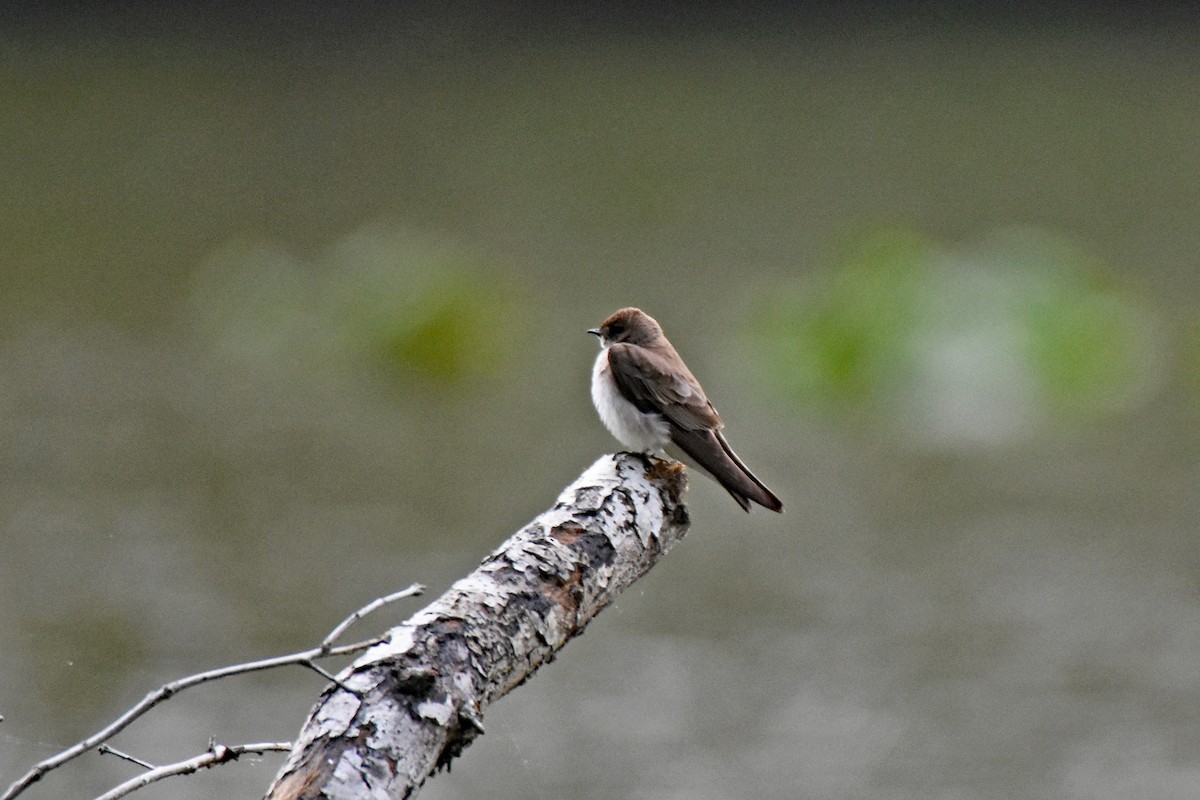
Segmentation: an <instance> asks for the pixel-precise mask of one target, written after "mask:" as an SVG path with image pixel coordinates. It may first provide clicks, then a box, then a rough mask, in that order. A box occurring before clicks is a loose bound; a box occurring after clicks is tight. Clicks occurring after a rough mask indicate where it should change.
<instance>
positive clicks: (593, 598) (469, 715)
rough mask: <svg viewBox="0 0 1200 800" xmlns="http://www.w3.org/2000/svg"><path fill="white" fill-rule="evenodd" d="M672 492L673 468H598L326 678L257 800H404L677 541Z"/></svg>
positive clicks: (612, 461)
mask: <svg viewBox="0 0 1200 800" xmlns="http://www.w3.org/2000/svg"><path fill="white" fill-rule="evenodd" d="M686 490H687V476H686V472H685V471H684V469H683V467H682V466H681V465H679V464H676V463H674V462H664V461H659V460H657V459H651V458H647V457H645V456H640V455H634V454H629V453H618V454H616V455H612V456H605V457H603V458H601V459H600V460H599V461H597V462H596V463H595V464H593V465H592V466H591V467H590V468H588V470H587V471H586V472H584V473H583V475H581V476H580V477H579V478H578V479H577V480H576V481H575V482H574V483H573V484H571V486H569V487H567V489H566V490H564V491H563V493H562V495H561V496H560V497H559V498H558V502H557V503H556V504H555V506H554V507H553V508H552V509H550V510H549V511H546V512H545V513H544V514H542V515H541V516H539V517H538V518H537V519H535V520H533V521H532V522H530V523H529V524H528V525H526V526H525V527H524V528H523V529H521V530H520V531H518V532H517V533H516V534H515V535H513V536H512V537H511V538H510V539H508V540H507V541H506V542H504V544H502V545H501V546H500V547H499V548H498V549H497V550H496V551H495V552H493V553H492V554H491V555H490V556H488V557H487V558H486V559H485V560H484V561H483V563H482V564H481V565H480V566H479V568H478V569H476V570H475V571H474V572H472V573H471V574H470V575H468V576H466V577H465V578H462V579H461V580H459V581H458V582H457V583H455V584H454V585H453V586H452V587H450V589H449V590H448V591H447V592H446V593H445V594H443V595H442V596H441V597H440V598H438V599H437V600H435V601H434V602H433V603H431V604H430V605H429V606H427V607H426V608H424V609H423V610H421V611H419V612H417V614H415V615H414V616H413V617H411V618H410V619H409V620H407V621H406V622H404V623H403V624H402V625H399V626H397V627H395V628H393V629H392V630H390V631H389V632H388V635H387V638H386V640H385V641H383V642H382V643H381V644H378V645H376V646H375V647H372V648H371V649H370V650H368V651H366V652H365V653H363V655H362V656H361V657H359V658H358V660H357V661H355V662H354V663H353V664H351V665H350V666H349V667H347V668H346V669H345V670H343V671H342V673H341V674H340V675H338V684H333V685H331V686H330V687H329V688H327V689H326V690H325V692H324V693H323V695H322V696H321V698H320V699H319V701H318V702H317V705H316V706H315V707H314V709H313V710H312V713H311V714H310V715H309V718H308V721H307V722H306V723H305V725H304V727H303V729H302V730H301V731H300V734H299V736H298V737H297V739H296V744H295V746H294V747H293V749H292V752H291V755H290V756H289V758H288V761H287V763H286V764H285V765H284V766H283V768H282V770H281V771H280V773H279V775H278V776H277V777H276V779H275V782H274V783H273V784H272V786H271V788H270V789H269V790H268V792H267V798H268V800H300V799H301V798H304V799H305V800H310V799H311V800H316V798H323V799H324V800H350V798H354V800H385V799H386V800H397V799H398V798H409V797H412V796H414V795H415V794H416V792H417V790H418V789H419V788H420V786H421V784H422V783H423V782H424V781H425V779H426V778H427V777H429V776H430V775H432V774H433V773H434V772H436V771H437V770H438V769H439V768H440V767H443V766H446V765H448V764H449V763H450V761H451V760H452V759H453V758H454V757H456V756H458V755H459V754H460V753H461V752H462V751H463V748H465V747H466V746H467V745H468V744H470V743H471V741H472V740H473V739H474V738H475V737H476V736H478V735H479V734H480V733H482V732H483V727H482V724H481V718H482V716H483V712H484V710H485V709H486V708H487V706H488V705H489V704H490V703H492V702H493V701H495V700H496V699H498V698H500V697H502V696H504V695H505V694H507V693H508V692H509V691H510V690H511V689H513V688H514V687H516V686H517V685H519V684H520V683H522V682H523V681H525V680H526V679H527V678H529V677H530V676H531V675H532V674H533V673H534V671H536V670H537V668H538V667H539V666H541V665H542V664H544V663H546V662H547V661H549V660H551V659H552V658H553V657H554V654H555V653H556V652H557V651H558V650H559V648H561V647H562V646H563V645H564V644H566V643H567V641H568V640H570V639H571V638H572V637H574V636H576V635H578V634H579V633H582V632H583V629H584V627H585V626H586V625H587V624H588V622H589V621H590V620H591V619H592V618H593V617H594V616H595V615H596V614H597V613H599V612H600V610H601V609H603V608H604V607H605V606H607V605H608V604H609V603H611V602H612V601H613V599H614V598H615V597H616V595H617V594H618V593H620V592H621V590H623V589H625V588H626V587H628V586H629V585H630V584H632V583H633V582H634V581H635V580H637V579H638V578H639V577H641V576H642V575H643V574H645V573H646V571H647V570H649V569H650V568H651V567H652V566H654V564H655V563H656V562H657V561H658V559H659V558H660V557H661V556H663V555H664V554H666V552H667V551H668V550H669V549H670V548H671V546H672V545H674V544H675V542H677V541H678V540H679V539H680V538H682V537H683V535H684V533H686V531H687V527H688V515H687V508H686V506H684V504H683V495H684V493H685V492H686Z"/></svg>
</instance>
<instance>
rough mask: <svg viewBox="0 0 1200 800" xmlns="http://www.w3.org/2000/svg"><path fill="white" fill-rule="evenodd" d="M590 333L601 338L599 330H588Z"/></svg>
mask: <svg viewBox="0 0 1200 800" xmlns="http://www.w3.org/2000/svg"><path fill="white" fill-rule="evenodd" d="M588 333H590V334H591V335H592V336H599V335H600V329H599V328H588Z"/></svg>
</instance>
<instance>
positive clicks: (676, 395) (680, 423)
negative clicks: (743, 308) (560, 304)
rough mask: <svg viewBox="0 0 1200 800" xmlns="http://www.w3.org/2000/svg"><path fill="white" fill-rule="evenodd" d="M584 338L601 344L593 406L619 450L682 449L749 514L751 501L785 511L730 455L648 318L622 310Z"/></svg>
mask: <svg viewBox="0 0 1200 800" xmlns="http://www.w3.org/2000/svg"><path fill="white" fill-rule="evenodd" d="M588 333H590V334H592V335H594V336H596V337H598V338H599V340H600V354H599V355H598V356H597V357H596V363H595V365H594V366H593V368H592V403H593V404H594V405H595V406H596V411H597V413H599V415H600V420H601V421H602V422H603V423H604V426H605V427H606V428H608V430H609V432H610V433H611V434H612V435H613V436H615V437H616V438H617V440H618V441H619V442H620V443H621V444H622V445H624V446H625V447H628V448H629V449H630V450H632V451H634V452H641V453H647V454H653V455H660V456H666V455H667V448H672V449H673V450H677V451H681V452H682V453H683V454H684V455H685V456H686V457H687V458H686V459H684V460H685V461H686V460H688V459H690V460H691V462H693V463H694V464H695V465H696V466H699V467H700V468H701V469H703V470H704V471H705V472H707V473H708V474H709V475H711V476H712V477H713V478H714V479H715V480H716V481H717V483H719V484H721V486H722V487H724V489H725V491H727V492H729V494H731V495H732V496H733V499H734V500H736V501H737V502H738V505H740V506H741V507H742V508H743V509H745V510H746V511H749V510H750V504H751V502H754V503H757V504H758V505H760V506H762V507H763V508H768V509H770V510H771V511H778V512H782V511H783V503H782V501H780V499H779V498H778V497H776V496H775V494H774V493H773V492H772V491H771V490H770V489H768V488H767V487H766V486H765V485H764V484H763V482H762V481H760V480H759V479H758V478H756V477H755V476H754V473H753V472H751V471H750V468H749V467H747V466H746V465H745V463H744V462H743V461H742V460H741V459H740V458H738V456H737V453H735V452H733V448H731V447H730V446H729V442H727V441H726V440H725V434H724V433H722V429H723V428H724V427H725V423H724V422H723V421H722V420H721V416H720V415H719V414H718V413H717V410H716V409H715V408H714V407H713V404H712V403H710V402H709V400H708V396H707V395H705V393H704V389H703V388H701V386H700V382H699V381H697V380H696V378H695V376H694V375H692V371H691V370H689V369H688V367H687V364H685V363H684V361H683V359H682V358H680V356H679V353H677V352H676V351H675V348H674V347H673V346H672V345H671V342H670V340H669V339H667V337H666V336H665V335H664V334H663V330H662V326H661V325H659V324H658V322H657V321H656V320H655V319H654V318H653V317H651V316H650V315H649V314H647V313H646V312H644V311H642V310H641V309H639V308H632V307H630V308H622V309H620V310H619V311H616V312H614V313H613V314H612V315H611V316H610V317H609V318H608V319H606V320H604V322H602V323H601V324H600V327H598V328H591V329H589V330H588Z"/></svg>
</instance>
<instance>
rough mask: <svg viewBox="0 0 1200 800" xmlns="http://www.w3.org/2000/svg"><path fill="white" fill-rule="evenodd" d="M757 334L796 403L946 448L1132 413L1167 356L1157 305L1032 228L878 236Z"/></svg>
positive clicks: (851, 247)
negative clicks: (871, 420) (954, 240)
mask: <svg viewBox="0 0 1200 800" xmlns="http://www.w3.org/2000/svg"><path fill="white" fill-rule="evenodd" d="M757 334H758V338H759V340H760V341H759V343H760V352H762V353H763V354H764V356H763V357H764V360H765V366H766V368H767V374H768V375H770V376H771V380H772V382H773V384H774V388H775V389H776V390H778V391H779V392H780V393H782V394H783V395H785V396H787V397H790V398H792V399H793V400H795V401H797V402H800V403H803V404H806V405H810V406H816V407H821V408H825V409H826V410H830V411H838V412H845V411H853V412H857V413H858V414H860V415H861V414H862V413H865V414H867V415H869V416H877V417H878V418H879V419H880V421H883V422H887V423H890V424H895V425H897V426H903V428H904V431H903V432H904V434H905V435H913V434H915V435H916V437H917V438H918V439H922V440H927V441H936V442H941V443H951V442H971V441H996V440H1002V439H1005V438H1008V437H1010V436H1012V435H1015V434H1018V433H1020V432H1028V431H1031V430H1034V429H1035V428H1036V427H1037V426H1038V424H1039V423H1042V422H1046V421H1049V420H1052V419H1058V420H1069V421H1074V422H1087V421H1091V420H1094V419H1097V418H1100V417H1103V416H1106V415H1110V414H1113V413H1116V412H1120V411H1123V410H1126V409H1129V408H1131V407H1133V406H1135V405H1137V404H1139V403H1140V402H1142V401H1144V400H1145V399H1147V398H1148V397H1150V396H1152V395H1153V393H1154V392H1155V391H1156V390H1157V389H1158V388H1159V387H1160V386H1161V383H1162V380H1161V379H1162V373H1163V364H1164V361H1165V359H1164V353H1163V350H1164V344H1163V342H1162V337H1161V335H1160V325H1159V324H1158V322H1157V318H1156V315H1155V314H1154V313H1153V312H1152V311H1151V310H1150V309H1149V308H1148V307H1147V306H1146V305H1145V304H1144V303H1143V302H1141V301H1140V300H1139V299H1138V298H1137V297H1135V296H1134V294H1133V293H1131V292H1129V291H1127V290H1125V289H1122V288H1121V287H1119V286H1117V285H1115V284H1114V283H1113V282H1112V281H1110V280H1109V279H1108V278H1107V277H1106V274H1105V273H1104V271H1103V270H1102V269H1100V267H1099V266H1098V265H1096V264H1095V263H1093V262H1091V261H1090V260H1089V259H1088V258H1087V257H1086V256H1085V255H1084V254H1083V253H1081V252H1080V251H1079V250H1078V249H1076V248H1075V247H1073V246H1072V245H1071V244H1070V243H1068V242H1066V241H1064V240H1062V239H1060V238H1056V237H1054V236H1050V235H1048V234H1045V233H1042V232H1039V231H1032V230H1011V231H1005V232H1001V233H997V234H995V235H994V236H992V237H990V238H989V239H987V240H985V241H983V242H980V243H977V244H974V245H971V246H968V247H963V248H946V247H943V246H940V245H938V244H937V243H936V242H933V241H931V240H929V239H927V238H925V237H922V236H921V235H919V234H917V233H915V232H913V231H910V230H906V229H903V228H898V227H889V228H879V229H872V230H867V231H865V232H862V233H860V234H858V235H857V236H854V237H851V238H850V239H849V240H848V242H847V243H846V245H845V246H844V247H843V248H842V251H841V254H840V255H839V256H838V257H837V258H835V259H834V261H833V263H832V264H831V265H830V266H829V267H827V268H825V269H822V270H820V271H818V272H817V273H816V274H815V275H814V276H813V277H812V278H811V279H810V280H809V281H807V282H806V283H805V284H804V285H802V286H799V287H797V288H796V289H794V290H792V291H788V292H785V293H783V294H782V295H781V296H780V297H779V298H778V299H777V300H776V301H775V302H774V303H773V304H772V305H771V307H770V308H769V309H768V311H767V313H766V314H764V315H763V321H762V323H761V324H760V325H759V326H758V328H757Z"/></svg>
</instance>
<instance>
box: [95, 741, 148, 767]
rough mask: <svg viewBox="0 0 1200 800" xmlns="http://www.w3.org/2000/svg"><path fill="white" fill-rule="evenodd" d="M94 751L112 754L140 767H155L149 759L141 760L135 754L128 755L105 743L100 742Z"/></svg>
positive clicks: (101, 753)
mask: <svg viewBox="0 0 1200 800" xmlns="http://www.w3.org/2000/svg"><path fill="white" fill-rule="evenodd" d="M96 752H97V753H99V754H100V755H102V756H104V755H114V756H116V757H117V758H119V759H121V760H123V761H128V762H129V763H130V764H137V765H138V766H139V767H141V768H142V769H155V766H154V765H153V764H151V763H150V762H149V761H142V760H141V759H140V758H138V757H137V756H131V755H129V753H122V752H121V751H120V750H118V749H117V748H115V747H111V746H110V745H107V744H102V745H100V746H99V747H97V748H96Z"/></svg>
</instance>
